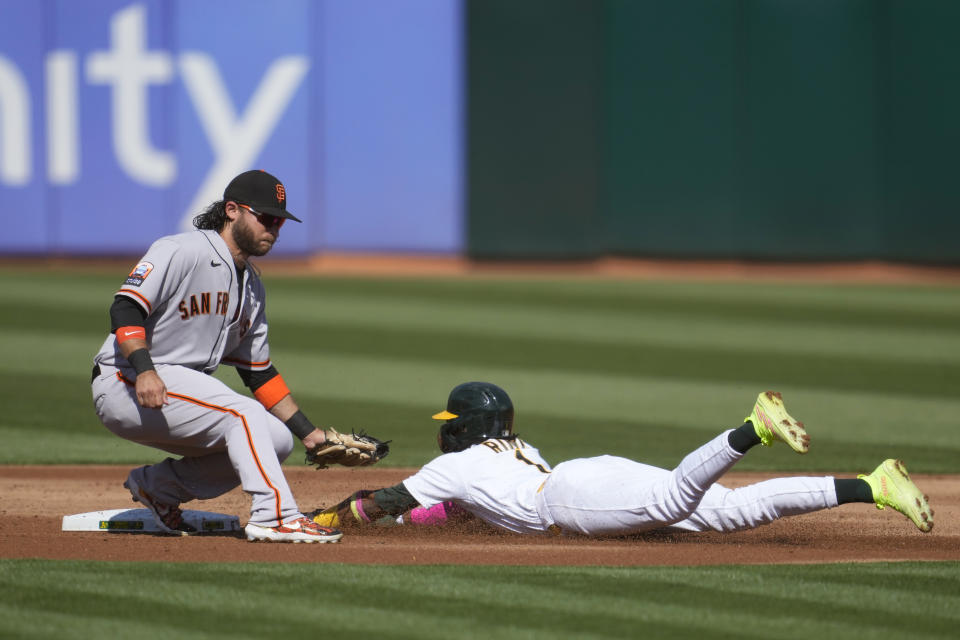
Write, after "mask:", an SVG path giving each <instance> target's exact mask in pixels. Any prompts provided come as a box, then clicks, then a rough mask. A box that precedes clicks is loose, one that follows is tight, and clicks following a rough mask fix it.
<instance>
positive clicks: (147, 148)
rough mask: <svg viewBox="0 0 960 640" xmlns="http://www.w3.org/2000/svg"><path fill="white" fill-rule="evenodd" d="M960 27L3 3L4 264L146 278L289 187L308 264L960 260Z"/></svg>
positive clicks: (77, 1) (472, 8) (928, 21)
mask: <svg viewBox="0 0 960 640" xmlns="http://www.w3.org/2000/svg"><path fill="white" fill-rule="evenodd" d="M958 24H960V3H957V2H953V1H951V0H922V1H909V0H803V1H802V2H801V1H794V0H730V1H723V2H717V1H716V0H683V1H682V2H667V1H665V0H524V1H523V2H515V1H513V0H401V1H399V2H382V1H380V0H350V1H349V2H343V1H341V0H282V1H281V2H277V3H264V2H260V1H259V0H204V1H203V2H193V1H190V0H142V1H136V0H44V1H43V2H39V1H38V2H24V1H23V0H0V216H2V219H3V221H4V222H6V223H7V224H5V229H7V232H6V233H3V234H0V255H50V254H54V255H58V254H59V255H64V254H86V255H104V254H125V255H128V254H131V253H138V252H140V251H142V250H143V249H144V248H145V247H146V246H147V244H148V243H149V242H150V241H151V240H152V239H153V238H155V237H157V236H158V235H162V234H165V233H173V232H176V231H178V230H181V229H184V228H187V227H188V226H189V220H190V218H191V216H192V215H193V214H194V213H196V212H197V211H199V209H200V208H202V207H203V206H204V205H205V204H207V203H209V202H210V201H212V200H214V199H216V198H218V197H219V194H220V193H221V192H222V188H223V186H224V185H225V184H226V182H227V181H228V180H229V178H230V177H232V176H233V175H235V174H236V173H239V172H240V171H243V170H246V169H248V168H264V169H267V170H270V171H271V172H273V173H275V174H277V175H278V176H279V177H280V178H281V179H282V180H284V182H285V183H286V185H287V191H288V194H289V205H290V207H291V210H292V211H293V212H294V213H296V214H298V215H300V216H301V217H302V218H304V220H305V223H304V224H303V225H297V226H296V227H288V228H285V229H284V234H283V239H282V241H281V242H280V243H278V245H277V249H276V253H277V254H278V255H284V254H286V255H309V254H314V253H317V252H323V253H330V252H338V253H348V254H350V253H354V254H361V253H364V254H366V253H388V252H401V253H417V254H435V255H447V256H459V255H468V256H471V257H476V258H569V257H587V258H590V257H595V256H602V255H614V256H617V255H623V256H642V257H675V258H689V257H695V258H723V259H739V258H775V259H791V260H821V259H831V260H833V259H880V260H906V261H922V262H941V263H960V243H957V242H956V241H955V240H954V238H955V237H956V236H957V235H958V232H960V216H958V215H957V214H958V212H960V192H958V190H957V189H956V188H954V186H953V182H954V181H955V180H954V173H956V167H957V163H956V161H955V160H954V156H955V151H954V150H955V149H956V148H957V147H958V143H960V121H958V118H957V117H956V113H958V112H960V88H958V83H957V82H955V79H956V77H957V76H958V73H957V72H958V71H960V53H958V52H960V47H958V45H957V44H955V38H954V37H953V34H954V33H955V31H956V29H957V26H958ZM14 222H15V223H16V224H15V225H13V224H12V223H14ZM14 230H15V231H14Z"/></svg>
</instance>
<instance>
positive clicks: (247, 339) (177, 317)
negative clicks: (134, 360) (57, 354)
mask: <svg viewBox="0 0 960 640" xmlns="http://www.w3.org/2000/svg"><path fill="white" fill-rule="evenodd" d="M117 295H122V296H126V297H128V298H130V299H131V300H133V301H134V302H136V303H137V304H138V305H139V306H140V307H141V308H143V310H144V311H145V312H146V314H147V320H146V323H145V325H144V328H145V329H146V334H147V343H148V344H149V345H150V356H151V357H152V358H153V362H154V364H157V365H161V364H176V365H181V366H184V367H189V368H190V369H194V370H197V371H203V372H205V373H213V372H214V371H216V369H217V367H218V366H219V365H220V363H221V362H224V363H226V364H230V365H234V366H240V367H244V368H248V369H254V370H261V369H266V368H267V367H269V366H270V348H269V346H268V344H267V321H266V316H265V314H264V290H263V284H262V283H261V282H260V278H259V277H257V274H256V273H254V272H253V270H252V269H250V268H248V269H245V270H244V273H243V281H242V282H238V279H237V271H236V269H235V267H234V264H233V258H232V257H231V256H230V251H229V249H227V245H226V243H225V242H224V241H223V238H221V237H220V235H219V234H218V233H216V232H215V231H189V232H187V233H181V234H178V235H174V236H167V237H164V238H160V239H159V240H157V241H156V242H154V243H153V245H152V246H151V247H150V249H149V250H148V251H147V253H146V255H144V257H143V259H142V260H141V261H140V263H139V264H137V266H136V267H134V269H133V271H131V272H130V275H129V276H127V279H126V281H125V282H124V283H123V286H122V287H121V288H120V290H119V291H118V292H117ZM96 360H97V362H99V363H100V364H102V365H109V366H126V365H127V363H126V360H124V359H123V356H121V355H120V350H119V348H118V346H117V338H116V336H114V335H113V334H110V335H109V336H107V339H106V340H105V341H104V343H103V347H102V348H101V349H100V353H98V354H97V357H96Z"/></svg>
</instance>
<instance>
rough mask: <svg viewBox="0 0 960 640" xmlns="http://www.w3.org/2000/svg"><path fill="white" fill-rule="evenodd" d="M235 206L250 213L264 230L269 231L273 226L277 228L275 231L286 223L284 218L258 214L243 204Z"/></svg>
mask: <svg viewBox="0 0 960 640" xmlns="http://www.w3.org/2000/svg"><path fill="white" fill-rule="evenodd" d="M237 206H238V207H243V208H244V209H246V210H247V211H249V212H250V213H252V214H253V215H254V217H255V218H256V219H257V221H258V222H259V223H260V224H262V225H263V227H264V228H265V229H270V228H272V227H274V226H275V227H277V229H279V228H280V227H282V226H283V223H284V222H286V221H287V219H286V218H281V217H280V216H274V215H270V214H269V213H260V212H259V211H257V210H256V209H254V208H253V207H250V206H247V205H245V204H240V203H239V202H238V203H237Z"/></svg>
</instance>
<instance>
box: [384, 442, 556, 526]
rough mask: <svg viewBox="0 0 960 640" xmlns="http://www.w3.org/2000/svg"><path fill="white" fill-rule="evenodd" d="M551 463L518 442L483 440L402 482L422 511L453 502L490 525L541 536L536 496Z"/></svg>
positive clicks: (547, 474) (445, 457)
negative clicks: (424, 508)
mask: <svg viewBox="0 0 960 640" xmlns="http://www.w3.org/2000/svg"><path fill="white" fill-rule="evenodd" d="M550 471H551V469H550V465H549V463H547V461H546V460H544V459H543V457H542V456H541V455H540V452H539V451H538V450H537V449H536V448H535V447H532V446H531V445H529V444H527V443H526V442H524V441H523V440H521V439H520V438H515V439H513V440H487V441H485V442H482V443H480V444H475V445H473V446H471V447H468V448H467V449H464V450H463V451H457V452H454V453H445V454H443V455H441V456H439V457H437V458H434V459H433V460H431V461H430V462H428V463H427V464H425V465H424V466H423V467H422V468H421V469H420V470H419V471H418V472H417V473H415V474H414V475H412V476H410V477H409V478H407V479H406V480H404V481H403V485H404V486H405V487H406V488H407V491H409V492H410V495H412V496H413V497H414V498H415V499H416V500H417V501H418V502H419V503H420V504H421V505H423V506H424V507H428V508H429V507H432V506H433V505H435V504H437V503H440V502H444V501H447V500H453V501H454V502H456V503H457V504H458V505H460V506H461V507H463V508H464V509H466V510H467V511H469V512H470V513H472V514H473V515H475V516H476V517H478V518H480V519H481V520H484V521H486V522H489V523H490V524H492V525H494V526H496V527H500V528H503V529H507V530H509V531H514V532H517V533H543V532H544V531H545V530H546V526H547V525H545V524H544V523H543V519H542V518H541V516H540V514H539V513H538V512H537V511H536V509H535V508H534V506H535V496H536V494H537V491H538V490H539V489H540V487H541V486H542V485H543V482H544V480H546V478H548V477H549V474H550Z"/></svg>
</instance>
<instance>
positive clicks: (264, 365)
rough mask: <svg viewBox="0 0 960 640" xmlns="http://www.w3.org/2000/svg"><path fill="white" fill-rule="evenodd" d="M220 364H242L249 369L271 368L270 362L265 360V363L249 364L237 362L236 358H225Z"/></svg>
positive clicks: (243, 361)
mask: <svg viewBox="0 0 960 640" xmlns="http://www.w3.org/2000/svg"><path fill="white" fill-rule="evenodd" d="M220 362H226V363H228V364H242V365H245V366H248V367H268V366H270V361H269V360H264V361H263V362H248V361H247V360H237V359H236V358H224V359H223V360H221V361H220Z"/></svg>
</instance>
